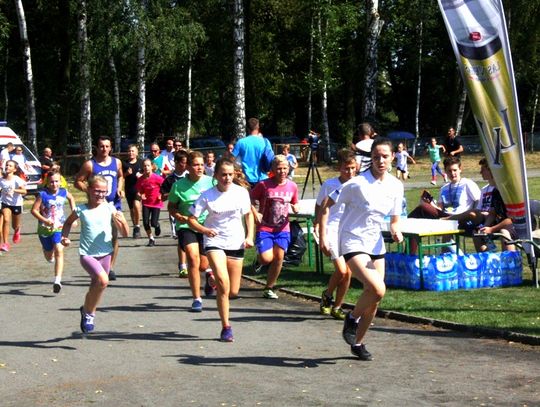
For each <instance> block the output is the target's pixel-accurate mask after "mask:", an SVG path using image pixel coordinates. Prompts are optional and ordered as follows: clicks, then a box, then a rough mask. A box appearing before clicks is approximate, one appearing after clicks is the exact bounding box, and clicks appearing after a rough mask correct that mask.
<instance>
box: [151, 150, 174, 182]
mask: <svg viewBox="0 0 540 407" xmlns="http://www.w3.org/2000/svg"><path fill="white" fill-rule="evenodd" d="M148 158H150V159H151V160H152V164H154V165H155V166H156V171H155V172H156V174H157V175H161V176H162V177H163V178H165V177H167V176H168V175H169V174H170V173H171V172H172V166H171V164H170V163H169V160H168V158H167V157H166V156H164V155H162V154H161V151H160V149H159V144H158V143H152V144H150V157H148Z"/></svg>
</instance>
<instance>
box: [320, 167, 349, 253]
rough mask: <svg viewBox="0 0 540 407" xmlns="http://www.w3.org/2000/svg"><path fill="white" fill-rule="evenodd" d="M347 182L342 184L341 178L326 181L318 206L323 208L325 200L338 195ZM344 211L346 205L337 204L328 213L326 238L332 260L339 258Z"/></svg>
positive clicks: (322, 186)
mask: <svg viewBox="0 0 540 407" xmlns="http://www.w3.org/2000/svg"><path fill="white" fill-rule="evenodd" d="M347 182H349V181H347ZM347 182H345V183H343V184H342V183H341V181H340V180H339V177H335V178H330V179H327V180H326V181H324V182H323V184H322V185H321V189H320V190H319V195H317V201H316V202H317V205H319V206H321V205H322V203H323V201H324V199H325V198H326V197H327V196H329V195H330V194H331V193H333V192H336V194H338V193H339V192H338V191H341V189H342V188H343V185H345V184H347ZM344 210H345V204H341V205H338V204H335V205H332V206H331V207H330V211H329V213H328V221H327V222H326V236H327V237H328V245H329V246H330V253H331V258H332V260H335V259H337V258H338V257H339V237H338V232H339V221H340V219H341V215H343V211H344Z"/></svg>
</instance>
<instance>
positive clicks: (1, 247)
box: [0, 243, 9, 252]
mask: <svg viewBox="0 0 540 407" xmlns="http://www.w3.org/2000/svg"><path fill="white" fill-rule="evenodd" d="M0 251H3V252H9V243H2V244H0Z"/></svg>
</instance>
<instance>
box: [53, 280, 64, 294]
mask: <svg viewBox="0 0 540 407" xmlns="http://www.w3.org/2000/svg"><path fill="white" fill-rule="evenodd" d="M61 289H62V283H54V284H53V289H52V290H53V293H55V294H58V293H59V292H60V290H61Z"/></svg>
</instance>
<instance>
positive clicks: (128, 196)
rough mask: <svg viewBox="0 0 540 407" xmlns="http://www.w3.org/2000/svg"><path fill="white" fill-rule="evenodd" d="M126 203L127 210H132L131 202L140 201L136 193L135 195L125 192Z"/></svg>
mask: <svg viewBox="0 0 540 407" xmlns="http://www.w3.org/2000/svg"><path fill="white" fill-rule="evenodd" d="M126 201H127V203H128V206H129V209H133V202H134V201H140V198H139V196H138V195H137V193H136V192H135V193H131V192H129V193H128V192H126Z"/></svg>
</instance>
